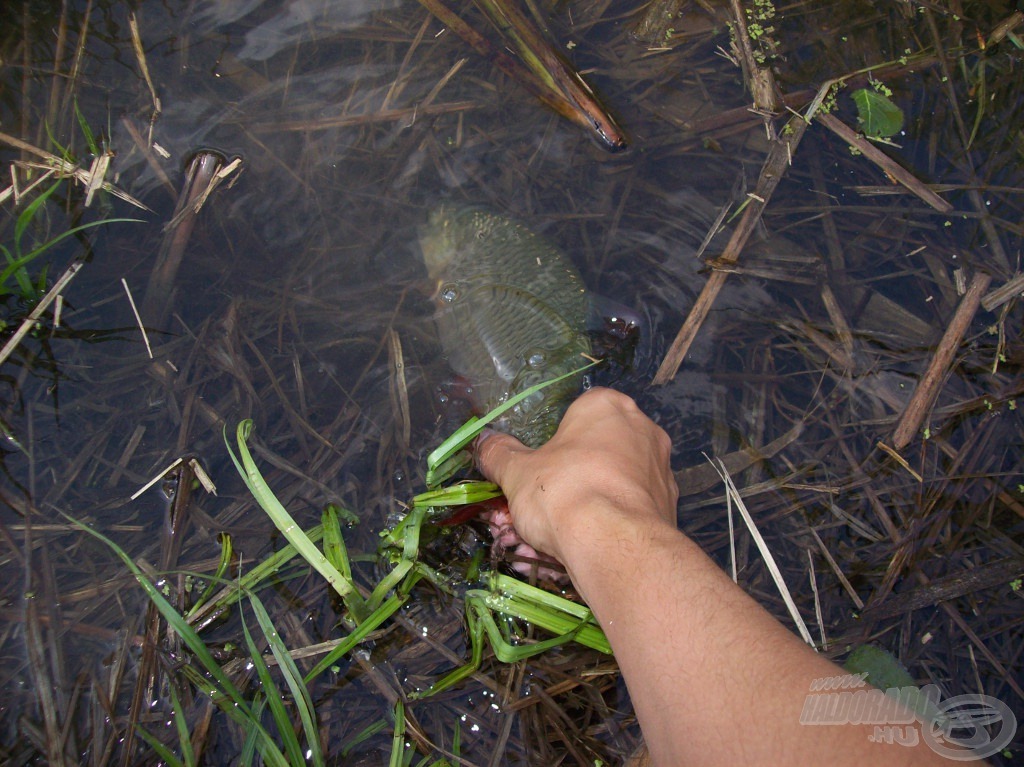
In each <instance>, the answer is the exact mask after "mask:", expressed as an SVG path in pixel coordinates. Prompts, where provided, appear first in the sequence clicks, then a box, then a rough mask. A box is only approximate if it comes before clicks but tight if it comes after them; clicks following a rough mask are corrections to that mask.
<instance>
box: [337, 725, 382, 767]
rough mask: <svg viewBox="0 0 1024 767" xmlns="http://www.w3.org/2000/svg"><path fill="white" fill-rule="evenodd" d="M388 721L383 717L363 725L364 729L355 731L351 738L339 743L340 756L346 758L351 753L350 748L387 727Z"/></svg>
mask: <svg viewBox="0 0 1024 767" xmlns="http://www.w3.org/2000/svg"><path fill="white" fill-rule="evenodd" d="M387 726H388V723H387V720H385V719H378V720H377V721H376V722H374V723H373V724H371V725H369V726H367V727H365V728H364V729H362V730H360V731H359V732H357V733H356V734H355V735H353V736H352V737H351V738H349V739H348V740H346V741H345V742H344V743H342V744H341V758H342V759H347V758H348V756H349V755H350V754H351V753H352V749H354V748H355V747H356V746H358V745H359V744H360V743H365V742H366V741H367V740H369V739H370V738H372V737H373V736H374V735H376V734H377V733H379V732H381V731H383V730H385V729H387Z"/></svg>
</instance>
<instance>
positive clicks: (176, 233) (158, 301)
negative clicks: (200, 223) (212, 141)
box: [142, 151, 224, 329]
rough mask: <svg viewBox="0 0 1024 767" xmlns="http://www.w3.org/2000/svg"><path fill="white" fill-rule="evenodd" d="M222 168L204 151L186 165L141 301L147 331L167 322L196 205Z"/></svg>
mask: <svg viewBox="0 0 1024 767" xmlns="http://www.w3.org/2000/svg"><path fill="white" fill-rule="evenodd" d="M223 164H224V156H223V155H221V154H219V153H216V152H208V151H204V152H200V153H199V154H197V155H196V156H195V157H193V158H192V162H191V163H190V164H189V168H188V174H187V176H186V179H185V185H184V187H183V188H182V190H181V195H180V196H179V197H178V205H177V207H176V208H175V210H174V217H173V218H172V219H171V223H170V224H169V227H170V230H169V231H168V232H167V234H166V235H165V236H164V240H163V243H162V244H161V246H160V253H159V254H158V255H157V257H156V262H155V263H154V264H153V271H152V272H150V275H149V283H148V284H147V285H146V293H145V296H143V299H142V319H143V320H144V321H145V323H146V326H147V327H150V328H154V329H160V328H162V327H163V325H164V323H165V322H166V321H167V317H168V315H169V314H170V311H171V304H172V300H173V296H174V281H175V278H176V277H177V275H178V267H180V266H181V260H182V257H183V256H184V254H185V247H186V246H187V245H188V241H189V238H190V237H191V236H192V229H193V227H195V223H196V215H197V213H198V210H197V206H196V203H197V202H199V201H201V200H202V199H203V198H204V194H206V190H207V188H208V187H209V186H210V185H211V184H212V183H213V182H214V181H215V179H216V176H217V172H218V171H219V170H220V168H221V166H222V165H223Z"/></svg>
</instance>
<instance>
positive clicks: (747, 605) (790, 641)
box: [477, 389, 945, 765]
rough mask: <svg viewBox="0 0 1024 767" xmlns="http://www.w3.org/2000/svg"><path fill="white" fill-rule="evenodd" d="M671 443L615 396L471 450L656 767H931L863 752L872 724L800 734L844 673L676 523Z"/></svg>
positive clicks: (890, 751)
mask: <svg viewBox="0 0 1024 767" xmlns="http://www.w3.org/2000/svg"><path fill="white" fill-rule="evenodd" d="M670 451H671V444H670V441H669V438H668V436H667V435H666V434H665V432H664V431H663V430H661V429H660V428H659V427H658V426H657V425H656V424H654V423H653V422H652V421H651V420H650V419H648V418H647V417H646V416H645V415H644V414H643V413H642V412H641V411H640V410H639V408H637V406H636V404H635V403H634V402H633V401H632V400H631V399H630V398H628V397H626V396H625V395H622V394H619V393H616V392H614V391H611V390H608V389H594V390H591V391H590V392H587V393H586V394H584V395H583V396H581V397H580V398H579V399H578V400H577V401H576V402H575V403H574V404H573V405H572V407H571V408H570V409H569V411H568V412H567V413H566V416H565V418H564V419H563V421H562V424H561V426H560V427H559V429H558V432H557V433H556V434H555V436H554V437H553V438H552V439H551V440H550V441H549V442H548V443H547V444H546V445H544V446H543V447H541V448H540V449H538V450H536V451H532V450H529V449H527V448H525V447H523V446H522V445H521V444H519V443H518V442H517V441H516V440H515V439H513V438H511V437H508V436H506V435H495V436H491V437H490V438H488V439H486V440H485V441H484V442H483V443H482V444H481V445H480V446H479V448H478V455H477V461H478V464H479V465H480V468H481V470H482V471H483V473H484V474H485V475H486V476H487V477H488V478H490V479H492V480H493V481H495V482H497V483H498V484H499V485H501V487H502V488H503V490H504V491H505V494H506V496H507V497H508V500H509V508H510V511H511V513H512V517H513V520H514V523H515V526H516V529H517V531H518V533H519V534H520V535H521V536H522V537H523V538H524V539H525V540H526V541H527V542H529V543H530V544H532V545H533V546H534V547H535V548H537V549H538V550H540V551H543V552H546V553H548V554H550V555H552V556H554V557H555V558H557V559H558V560H559V561H560V562H562V564H563V565H565V567H566V570H567V571H568V573H569V577H570V578H571V579H572V582H573V584H574V585H575V586H576V589H577V590H578V591H579V593H580V595H581V596H582V597H583V599H584V600H585V601H586V602H587V604H588V605H589V606H590V608H591V609H592V610H593V612H594V615H595V616H596V617H597V619H598V621H599V622H600V624H601V626H602V628H603V629H604V631H605V634H606V635H607V636H608V639H609V641H610V643H611V645H612V648H613V650H614V651H615V657H616V659H617V660H618V663H619V666H620V668H621V669H622V673H623V677H624V679H625V681H626V685H627V687H628V688H629V690H630V694H631V697H632V699H633V705H634V707H635V709H636V712H637V717H638V719H639V721H640V726H641V729H642V730H643V733H644V737H645V740H646V742H647V745H648V748H649V749H650V753H651V756H652V757H653V759H654V762H655V764H658V765H677V764H690V763H695V764H696V763H699V764H737V763H750V764H794V763H803V762H821V761H827V762H828V763H830V764H831V765H841V764H847V763H848V764H857V765H862V764H864V763H865V762H867V763H871V764H880V765H887V764H908V765H909V764H939V763H943V762H944V761H945V760H943V759H941V758H940V757H938V756H937V755H936V754H934V753H933V752H931V751H930V750H928V749H927V748H925V747H924V745H923V744H922V745H921V746H920V747H918V748H914V749H911V748H907V747H904V746H899V745H893V746H885V745H882V744H875V743H871V742H870V741H869V740H868V736H869V735H870V734H871V729H872V728H871V727H868V726H854V725H837V726H806V725H801V724H800V714H801V711H802V709H803V705H804V701H805V699H806V697H807V695H808V693H809V692H810V689H811V683H812V681H814V680H816V679H821V678H826V677H834V676H840V675H842V674H843V673H844V672H843V671H842V669H840V668H839V667H837V666H836V665H834V664H833V663H831V662H830V661H828V660H827V659H825V658H823V657H821V656H819V655H818V654H817V653H815V652H814V651H813V650H812V649H811V648H809V647H808V646H807V645H805V644H803V643H802V642H801V641H800V640H799V639H798V638H797V637H795V636H794V635H793V634H792V633H791V632H789V631H787V630H786V629H785V628H783V626H782V625H781V624H780V623H779V622H778V621H776V620H775V619H774V618H773V617H772V616H771V615H770V614H769V613H768V612H767V611H765V610H764V609H763V608H761V607H760V605H758V604H757V603H756V602H755V601H754V600H753V599H752V598H751V597H749V596H748V595H747V594H746V593H745V592H743V590H742V589H740V588H739V587H738V586H737V585H736V584H734V583H733V582H732V581H731V580H730V579H729V578H728V577H727V576H726V575H725V573H723V572H722V570H721V569H720V568H719V567H718V566H717V565H716V564H715V563H714V562H713V561H712V560H711V559H710V558H709V557H707V555H705V554H704V552H703V551H702V550H701V549H700V548H699V547H698V546H697V545H696V544H695V543H693V542H692V541H691V540H690V539H688V538H687V537H686V536H685V535H683V534H682V533H681V532H680V531H679V530H678V529H677V528H676V524H675V507H676V500H677V497H678V488H677V486H676V483H675V478H674V476H673V474H672V471H671V469H670V467H669V454H670Z"/></svg>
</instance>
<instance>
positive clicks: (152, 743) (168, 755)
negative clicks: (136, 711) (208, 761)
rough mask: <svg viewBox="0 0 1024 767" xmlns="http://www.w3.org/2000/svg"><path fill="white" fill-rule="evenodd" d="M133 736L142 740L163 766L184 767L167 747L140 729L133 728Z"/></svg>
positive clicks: (137, 727)
mask: <svg viewBox="0 0 1024 767" xmlns="http://www.w3.org/2000/svg"><path fill="white" fill-rule="evenodd" d="M135 734H136V735H138V736H139V737H140V738H142V739H143V740H144V741H146V743H147V744H148V745H149V747H150V748H151V749H153V751H154V752H155V753H156V755H157V756H158V757H160V759H162V760H163V761H164V763H165V764H168V765H170V767H186V765H185V763H184V762H183V761H182V760H181V759H179V758H178V757H177V755H176V754H175V753H174V752H173V751H171V750H170V749H169V748H167V746H165V745H164V744H163V743H161V742H160V741H159V740H157V739H156V738H155V737H154V736H153V735H150V734H149V733H148V732H146V731H145V730H144V729H143V728H142V727H139V726H138V725H136V726H135Z"/></svg>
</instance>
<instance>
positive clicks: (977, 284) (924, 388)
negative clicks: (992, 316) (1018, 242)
mask: <svg viewBox="0 0 1024 767" xmlns="http://www.w3.org/2000/svg"><path fill="white" fill-rule="evenodd" d="M991 282H992V277H991V275H988V274H985V273H984V272H976V273H975V275H974V277H972V278H971V284H970V286H969V287H968V288H967V293H966V294H965V295H964V297H963V300H962V301H961V302H960V305H959V306H958V307H957V310H956V314H954V315H953V319H952V320H951V321H950V323H949V327H948V328H947V329H946V333H945V335H943V336H942V340H941V341H940V342H939V348H938V349H937V350H936V351H935V356H934V357H932V361H931V364H929V365H928V370H927V371H926V372H925V374H924V376H923V377H922V378H921V383H920V384H919V385H918V387H917V389H916V390H915V391H914V396H913V397H911V399H910V403H909V404H908V405H907V409H906V410H905V411H904V412H903V416H902V417H901V418H900V422H899V424H898V425H897V426H896V431H895V432H893V435H892V444H893V447H894V448H896V449H897V450H902V449H903V448H905V447H906V446H907V445H909V444H910V441H911V440H912V439H913V438H914V435H915V434H917V432H918V430H919V429H920V428H921V422H922V421H924V418H925V415H927V413H928V411H929V410H931V408H932V405H934V404H935V398H936V397H938V395H939V390H940V389H941V388H942V384H943V382H944V381H945V380H946V375H947V374H948V373H949V367H950V364H951V363H952V362H953V355H954V354H956V350H957V349H958V348H959V347H960V342H961V341H962V340H963V337H964V333H966V332H967V328H968V326H969V325H970V324H971V320H973V319H974V315H975V314H976V313H977V312H978V307H979V306H980V305H981V297H982V295H983V294H984V293H985V291H986V290H987V289H988V286H989V283H991Z"/></svg>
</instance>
